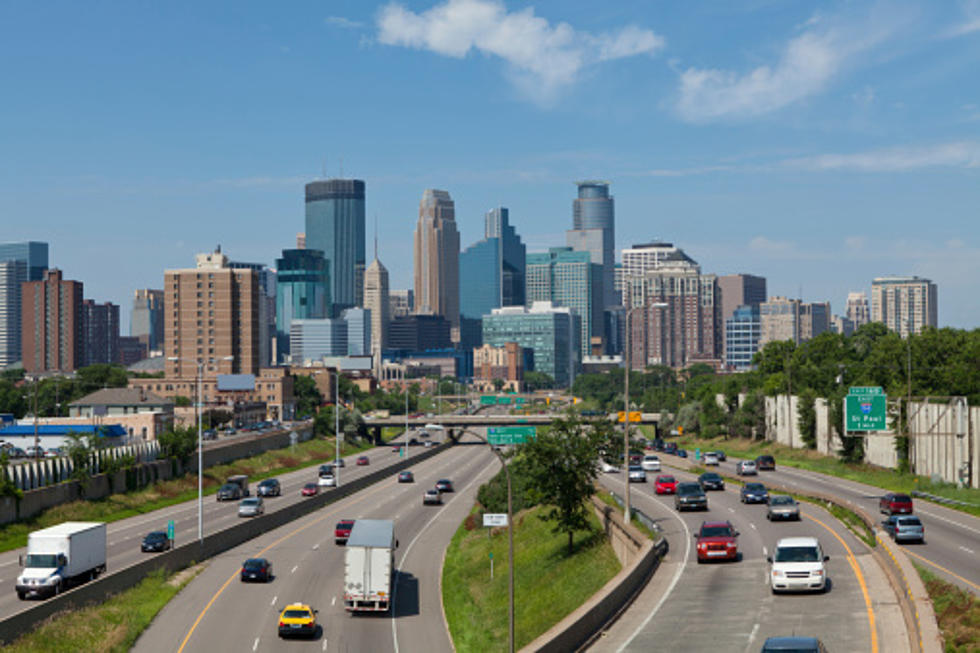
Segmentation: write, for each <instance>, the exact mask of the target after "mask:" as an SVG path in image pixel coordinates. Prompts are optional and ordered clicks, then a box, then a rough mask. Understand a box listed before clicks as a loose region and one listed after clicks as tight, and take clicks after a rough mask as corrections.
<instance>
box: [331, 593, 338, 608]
mask: <svg viewBox="0 0 980 653" xmlns="http://www.w3.org/2000/svg"><path fill="white" fill-rule="evenodd" d="M335 605H337V597H336V596H335V597H333V598H332V599H330V607H331V608H332V607H333V606H335Z"/></svg>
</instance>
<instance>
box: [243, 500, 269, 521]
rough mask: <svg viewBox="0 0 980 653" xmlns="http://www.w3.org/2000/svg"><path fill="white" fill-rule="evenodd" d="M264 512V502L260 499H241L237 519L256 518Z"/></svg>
mask: <svg viewBox="0 0 980 653" xmlns="http://www.w3.org/2000/svg"><path fill="white" fill-rule="evenodd" d="M264 512H265V502H264V501H262V497H249V498H248V499H242V500H241V502H240V503H239V504H238V516H239V517H258V516H259V515H261V514H263V513H264Z"/></svg>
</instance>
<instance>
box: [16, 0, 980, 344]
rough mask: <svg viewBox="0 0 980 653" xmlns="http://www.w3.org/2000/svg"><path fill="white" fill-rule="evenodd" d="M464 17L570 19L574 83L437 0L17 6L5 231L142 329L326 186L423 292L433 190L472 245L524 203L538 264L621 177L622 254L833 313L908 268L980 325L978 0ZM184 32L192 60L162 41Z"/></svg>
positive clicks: (403, 283) (276, 239)
mask: <svg viewBox="0 0 980 653" xmlns="http://www.w3.org/2000/svg"><path fill="white" fill-rule="evenodd" d="M471 4H472V5H474V6H475V5H481V4H482V5H486V6H492V7H494V8H495V10H494V13H493V16H494V21H498V22H499V21H502V20H503V19H505V18H506V19H509V20H512V21H520V20H524V19H526V18H527V17H528V16H531V17H533V18H534V19H535V20H537V21H538V22H537V23H535V24H536V25H537V26H538V28H539V29H541V30H545V33H547V34H552V33H557V30H558V29H559V27H568V28H569V29H571V30H572V35H573V37H576V38H577V40H576V41H574V42H569V43H565V44H558V45H551V46H548V45H546V44H545V43H546V40H545V39H539V40H537V41H535V44H534V48H537V49H536V50H535V53H536V54H555V55H556V57H557V59H556V58H550V59H549V58H544V57H540V58H539V59H540V61H541V62H544V61H551V62H555V61H560V62H571V63H569V64H568V66H567V67H566V68H565V69H564V70H565V74H564V76H562V75H559V74H557V71H558V67H557V65H556V67H555V68H554V69H552V68H542V67H541V66H544V65H545V64H544V63H540V64H539V63H536V61H528V60H521V59H519V58H517V55H516V54H515V53H514V52H511V51H508V50H506V49H504V50H494V49H493V48H492V47H490V46H489V45H488V44H486V43H484V42H483V41H481V40H480V39H479V38H475V37H471V36H469V35H468V34H460V35H459V40H458V41H456V42H453V43H451V44H450V45H447V44H445V43H442V44H441V42H440V41H439V40H438V38H436V37H437V36H438V35H437V34H435V33H433V31H432V29H434V28H433V27H432V25H433V24H434V16H435V14H433V13H431V12H438V11H440V10H444V9H445V7H446V6H447V4H446V3H445V2H425V3H423V4H419V5H413V6H412V7H411V8H404V7H401V5H394V4H387V3H381V4H375V5H369V6H361V5H360V4H357V3H341V4H338V5H336V6H331V7H330V8H329V9H324V8H322V7H320V6H319V5H315V4H313V3H310V4H305V5H303V4H301V5H297V6H296V7H295V8H294V11H293V12H292V13H293V14H294V15H293V16H291V17H289V18H288V19H287V18H285V17H283V16H276V15H267V14H266V13H264V12H259V10H257V9H256V8H254V7H242V8H241V9H240V11H238V10H236V13H238V16H237V17H236V20H238V22H236V23H234V24H232V25H231V29H228V30H226V29H225V28H226V27H228V24H227V13H228V12H224V11H217V10H216V11H214V12H202V13H201V14H199V15H198V16H197V19H196V21H195V22H194V23H193V24H188V23H187V22H186V21H185V20H184V19H183V18H182V17H180V16H176V15H174V16H171V15H168V14H166V12H165V10H164V9H161V8H148V7H128V8H126V9H124V10H121V11H120V10H110V9H109V8H107V7H102V8H99V7H95V8H85V9H84V10H83V9H82V8H80V7H79V8H75V7H71V6H67V7H64V8H63V9H62V12H61V15H60V16H59V20H57V21H52V20H51V17H50V15H49V11H48V10H47V9H45V8H43V7H32V6H28V5H8V6H5V7H4V8H3V9H0V24H5V25H17V26H18V29H17V30H9V29H8V30H7V32H6V33H5V36H6V37H7V38H5V39H4V40H3V41H2V44H0V52H3V53H4V54H5V55H6V56H5V58H6V59H7V60H17V61H21V62H23V65H21V66H19V67H18V69H17V71H16V73H15V74H13V75H11V76H10V85H9V96H10V98H11V101H10V102H9V103H7V104H6V105H5V106H4V107H2V108H0V116H2V117H3V118H4V120H3V123H2V124H5V125H6V127H4V128H3V129H4V132H3V133H4V142H5V150H6V151H8V152H9V153H10V156H9V158H8V160H9V161H16V162H17V165H16V166H14V165H12V164H11V165H8V166H7V167H5V169H4V173H3V174H2V175H0V215H3V216H4V224H5V226H7V227H8V231H7V232H6V233H5V240H7V241H12V242H15V241H43V242H48V243H50V244H51V262H52V267H55V266H56V267H59V268H60V269H63V270H64V271H65V273H66V275H67V276H69V277H71V278H78V279H81V280H83V281H84V282H85V284H86V290H87V294H88V295H90V296H91V297H92V298H93V299H95V300H97V301H99V302H104V301H111V302H113V303H115V304H118V305H119V306H120V307H121V308H122V311H123V314H122V315H121V316H120V321H121V323H122V324H128V322H129V317H128V311H129V308H130V305H131V301H130V299H131V296H132V293H133V291H134V290H135V289H137V288H159V287H160V285H161V283H162V278H163V270H165V269H168V268H171V267H174V266H182V265H184V264H185V261H187V260H189V259H191V258H192V257H193V256H194V254H196V253H198V252H202V251H208V250H209V249H211V248H212V247H214V245H215V244H217V243H221V244H222V245H223V247H224V249H225V250H226V251H228V252H230V253H232V254H233V256H234V257H235V259H236V260H247V261H262V262H265V263H267V264H272V262H273V261H274V260H275V258H276V257H277V256H278V255H279V253H280V252H281V250H283V249H287V248H291V247H292V243H293V241H294V237H295V233H296V232H297V231H301V230H302V229H303V186H304V184H306V183H308V182H310V181H315V180H317V179H318V178H320V177H351V178H354V177H356V178H358V179H363V180H364V181H365V182H366V184H367V185H368V186H369V187H370V189H371V191H370V193H369V194H368V197H367V199H366V204H367V206H366V214H367V216H369V217H371V218H374V217H375V216H377V222H378V231H379V233H380V242H379V249H380V252H379V253H380V256H379V258H380V259H381V261H383V262H384V264H385V266H386V267H387V268H388V270H389V272H390V275H391V288H392V289H393V290H394V289H404V288H410V287H411V285H412V284H411V274H412V265H413V261H412V256H411V252H410V251H409V248H406V247H404V243H405V242H406V241H408V240H409V239H410V238H411V231H412V223H413V222H414V214H415V207H416V206H417V201H418V196H419V193H421V192H422V190H423V189H425V188H445V189H446V190H448V191H449V192H450V193H451V194H452V197H453V199H454V200H455V202H456V219H457V223H458V228H459V232H460V240H461V242H462V243H472V242H475V241H477V240H479V238H480V234H481V231H482V226H483V225H482V223H483V215H484V214H485V212H486V211H487V210H489V209H490V208H492V207H495V206H500V205H504V206H507V207H509V208H510V211H511V223H512V224H513V225H514V226H515V227H516V228H517V229H518V231H519V232H520V233H521V236H522V238H523V239H524V241H525V243H526V244H527V246H528V251H529V252H542V251H546V250H547V249H548V248H549V247H554V246H561V245H563V244H564V243H565V237H564V236H565V233H564V232H565V231H566V230H567V229H568V227H569V220H568V211H569V200H568V198H569V196H570V194H571V193H573V192H574V188H575V187H574V184H573V182H574V181H575V180H578V179H604V180H609V181H610V182H611V184H612V185H611V193H612V194H614V195H615V198H616V205H617V206H616V237H617V240H616V243H615V250H616V251H617V252H619V251H621V250H622V249H624V248H627V247H629V246H631V245H632V244H634V243H642V242H649V241H651V240H667V241H670V242H674V243H676V244H677V245H678V246H680V247H683V248H684V249H685V251H687V252H689V253H690V254H691V255H692V256H693V257H694V258H695V259H697V260H698V261H699V262H700V263H701V265H702V267H703V269H704V271H705V272H710V273H713V274H718V275H726V274H733V273H749V274H753V275H758V276H762V277H765V278H767V279H768V280H769V285H770V288H769V293H770V294H771V295H782V296H788V297H798V298H800V299H803V300H804V301H807V302H814V301H816V302H822V301H830V302H831V304H832V308H833V312H834V313H836V314H843V312H844V310H845V302H846V297H847V294H848V293H849V292H853V291H858V292H860V291H863V292H865V293H868V294H870V285H871V280H872V279H874V278H876V277H880V276H888V275H915V276H920V277H924V278H928V279H931V280H932V281H933V282H934V283H936V285H937V286H938V287H939V294H940V299H939V324H940V326H954V327H963V328H975V327H976V326H977V325H978V324H980V305H978V303H977V302H976V301H975V300H974V299H973V294H972V288H971V284H972V280H973V279H976V278H977V277H978V276H980V256H978V253H980V233H978V231H980V227H978V225H977V224H976V220H975V206H976V204H977V199H978V188H980V184H978V183H977V181H978V174H980V144H978V142H977V138H976V136H975V134H976V126H977V124H978V121H980V109H978V107H980V90H978V89H977V88H976V86H975V85H974V84H970V83H969V82H970V81H971V80H972V70H975V68H976V65H977V61H978V59H980V45H978V39H977V36H978V34H980V28H977V27H975V26H976V25H978V24H980V23H978V21H977V16H976V15H975V14H972V13H970V12H971V5H969V4H962V5H959V4H957V5H943V6H941V7H940V6H938V5H932V4H928V3H922V2H920V3H903V4H902V5H901V6H899V7H898V8H896V9H895V10H894V11H890V12H888V15H883V14H884V12H883V11H882V10H881V9H880V8H876V7H874V6H872V7H860V6H853V5H850V4H848V3H835V2H828V3H823V4H822V5H821V6H820V7H819V8H817V9H814V8H813V7H811V6H808V5H789V4H786V5H781V6H772V5H761V6H752V7H746V8H742V7H738V8H735V7H729V6H727V3H707V4H704V5H699V6H698V7H666V8H663V7H661V8H650V7H647V6H646V3H626V4H623V5H622V6H620V7H616V8H615V9H614V8H611V7H610V8H605V7H603V8H594V7H593V8H589V9H588V10H586V9H585V8H582V7H573V6H566V5H565V4H564V3H558V2H538V3H535V4H534V5H533V7H532V8H530V9H528V10H527V11H522V6H518V5H516V4H513V3H511V4H504V3H486V2H483V3H481V2H480V1H479V0H473V2H472V3H471ZM973 10H975V7H974V8H973ZM399 12H401V13H399ZM297 16H298V17H299V18H300V20H299V22H301V23H303V25H302V26H297V21H296V17H297ZM398 16H401V17H402V18H406V19H407V20H405V21H401V22H398V21H396V20H394V18H397V17H398ZM147 22H152V24H153V26H154V28H153V29H152V30H147V29H145V27H140V26H141V25H145V24H146V23H147ZM496 24H497V23H494V24H491V25H488V26H487V29H488V30H492V29H493V28H494V26H495V25H496ZM405 25H414V26H416V28H418V29H416V31H414V32H413V31H411V30H409V29H408V28H407V27H405ZM426 25H428V26H429V28H428V31H427V29H423V28H424V27H425V26H426ZM419 26H422V27H419ZM722 26H724V27H722ZM225 32H228V33H227V34H226V33H225ZM630 35H632V37H631V38H627V37H630ZM174 42H181V43H185V44H187V45H185V46H184V47H186V48H187V50H188V51H187V56H186V57H177V58H174V57H170V56H168V55H166V54H165V53H166V52H168V51H169V49H170V48H169V45H168V44H172V43H174ZM453 47H455V48H456V49H455V50H454V49H452V48H453ZM548 47H553V48H555V49H554V51H549V50H547V48H548ZM120 53H123V54H124V55H125V56H120ZM802 55H807V56H806V59H805V60H804V61H802V62H801V61H797V60H796V59H794V56H802ZM818 55H821V56H818ZM69 56H70V58H71V60H72V61H73V67H72V68H71V69H70V70H69V69H66V68H64V67H63V66H62V65H61V63H60V62H62V61H64V60H65V59H66V58H67V57H69ZM341 58H343V59H344V60H345V61H346V62H348V64H346V65H348V66H349V70H348V71H347V72H348V74H346V75H345V76H343V78H340V77H338V76H336V75H334V74H332V70H331V66H332V65H333V64H332V62H334V61H336V60H339V59H341ZM532 59H533V58H532ZM818 60H819V61H822V62H824V63H825V64H826V65H825V67H823V68H818V67H816V66H814V65H812V64H810V63H808V62H810V61H818ZM188 61H193V62H194V63H193V65H190V64H189V63H188ZM797 64H798V65H797ZM136 71H139V73H138V74H137V73H136ZM423 71H425V73H424V74H422V73H423ZM137 78H138V80H139V81H138V83H134V82H133V81H132V80H133V79H137ZM379 79H380V80H381V81H382V82H383V83H381V84H378V83H377V81H378V80H379ZM310 80H322V83H312V84H311V83H310ZM94 89H97V91H98V92H95V91H94ZM297 89H299V91H298V92H299V94H297ZM483 89H492V90H491V91H490V92H482V91H483ZM535 89H537V90H535ZM161 93H165V94H166V95H165V97H166V101H165V102H164V101H161V95H160V94H161ZM66 96H67V97H72V98H73V100H74V101H73V102H72V103H71V110H70V111H69V110H68V108H67V107H68V105H67V104H66V103H65V102H64V101H63V99H64V97H66ZM434 97H438V98H439V99H440V101H438V102H432V101H431V100H432V99H433V98H434ZM347 98H356V101H349V102H345V101H343V100H345V99H347ZM243 106H248V107H250V109H249V110H248V111H243V110H241V107H243ZM392 106H397V107H398V108H399V109H398V111H394V112H393V111H391V110H390V107H392ZM109 107H111V108H112V109H111V110H109V109H108V108H109ZM705 107H712V109H711V111H708V110H707V109H705ZM341 124H343V125H345V129H343V130H339V129H337V127H336V126H337V125H341ZM347 126H349V128H346V127H347ZM432 143H438V144H439V147H430V145H431V144H432ZM53 162H56V164H54V163H53ZM78 224H84V225H85V229H76V228H75V226H76V225H78ZM367 235H370V234H367ZM120 265H122V266H123V268H124V270H125V273H124V274H120V273H119V270H120Z"/></svg>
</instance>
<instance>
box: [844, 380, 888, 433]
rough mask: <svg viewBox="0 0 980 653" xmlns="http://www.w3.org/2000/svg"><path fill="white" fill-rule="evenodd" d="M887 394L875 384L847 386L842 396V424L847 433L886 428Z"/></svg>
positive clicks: (883, 429)
mask: <svg viewBox="0 0 980 653" xmlns="http://www.w3.org/2000/svg"><path fill="white" fill-rule="evenodd" d="M887 413H888V396H887V395H886V394H885V392H884V390H883V389H882V388H880V387H877V386H866V387H854V388H849V390H848V393H847V396H846V397H844V424H845V429H846V431H847V432H848V433H852V432H857V431H886V430H888V414H887Z"/></svg>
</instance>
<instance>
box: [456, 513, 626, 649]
mask: <svg viewBox="0 0 980 653" xmlns="http://www.w3.org/2000/svg"><path fill="white" fill-rule="evenodd" d="M544 510H545V509H544V508H542V507H538V508H531V509H529V510H526V511H523V512H521V513H518V514H517V515H515V517H514V523H515V529H514V558H515V560H514V562H515V568H514V584H515V589H514V594H515V599H514V602H515V604H516V605H515V618H516V621H517V623H516V626H515V629H516V633H515V640H516V645H517V647H518V648H519V647H521V646H524V645H525V644H527V643H529V642H531V641H532V640H534V638H535V637H537V636H539V635H540V634H541V633H543V632H545V631H547V630H548V629H549V628H551V627H552V626H553V625H555V624H556V623H558V622H559V621H561V620H562V619H563V618H564V617H565V616H566V615H568V614H569V613H570V612H572V611H573V610H575V609H576V608H578V607H579V606H580V605H581V604H582V603H584V602H585V601H586V600H587V599H588V598H589V597H590V596H592V595H593V594H595V593H596V592H597V591H598V590H599V589H601V588H602V586H603V585H605V584H606V582H608V581H609V579H611V578H612V577H613V576H615V575H616V573H618V572H619V570H620V563H619V560H618V559H617V558H616V554H615V553H613V550H612V547H611V546H610V545H609V544H608V542H607V541H606V538H605V535H604V534H603V533H602V531H601V529H600V526H599V521H598V519H596V518H595V516H594V515H593V514H592V513H590V518H589V521H590V523H591V525H592V528H593V529H594V530H593V531H591V532H588V531H586V532H577V533H575V553H574V554H573V555H571V556H569V555H568V554H567V543H568V540H567V536H566V535H565V534H564V533H554V532H552V524H551V523H548V522H544V521H542V520H541V519H540V518H539V515H541V514H543V512H544ZM479 520H480V515H479V512H478V511H477V510H476V509H474V511H473V512H471V514H470V516H469V517H468V518H467V519H466V521H465V522H464V523H463V525H462V526H460V527H459V530H457V531H456V534H455V536H453V540H452V542H451V543H450V545H449V549H448V550H447V552H446V561H445V565H444V567H443V578H442V588H443V589H442V591H443V596H442V600H443V606H444V607H445V610H446V618H447V620H448V622H449V631H450V635H451V637H452V639H453V644H454V646H455V648H456V650H457V651H459V652H460V653H463V652H468V651H505V650H507V636H508V591H507V572H508V566H507V565H508V562H507V553H508V546H507V529H506V528H502V529H493V531H492V532H491V533H490V534H489V535H488V532H487V529H484V528H483V527H482V526H480V525H479V523H480V522H479ZM491 554H492V555H493V563H494V576H493V579H492V580H491V578H490V555H491Z"/></svg>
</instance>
